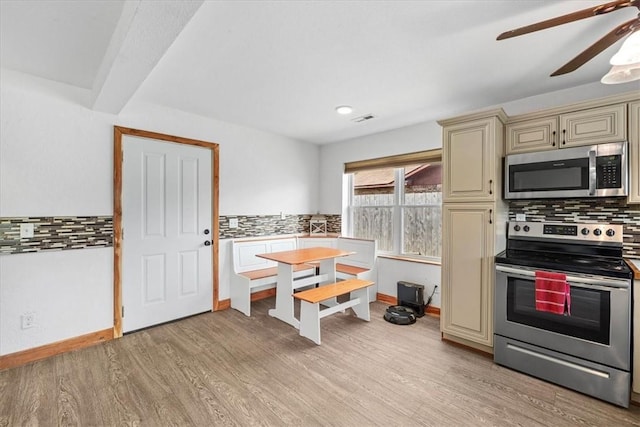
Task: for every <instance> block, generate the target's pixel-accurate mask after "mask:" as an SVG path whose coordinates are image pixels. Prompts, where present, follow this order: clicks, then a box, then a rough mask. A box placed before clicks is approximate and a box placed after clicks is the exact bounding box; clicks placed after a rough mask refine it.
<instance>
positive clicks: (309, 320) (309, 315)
mask: <svg viewBox="0 0 640 427" xmlns="http://www.w3.org/2000/svg"><path fill="white" fill-rule="evenodd" d="M372 285H373V282H372V281H370V280H361V279H348V280H343V281H340V282H337V283H332V284H329V285H322V286H320V287H318V288H312V289H308V290H306V291H302V292H297V293H294V294H293V297H294V298H295V299H298V300H300V335H301V336H303V337H306V338H309V339H310V340H311V341H313V342H314V343H316V344H318V345H320V319H322V318H323V317H326V316H329V315H331V314H333V313H336V312H338V311H344V310H345V309H346V308H349V307H351V308H352V309H353V312H354V313H355V315H356V317H358V318H360V319H363V320H366V321H367V322H368V321H369V320H370V317H369V297H368V292H367V290H368V288H369V287H370V286H372ZM345 294H350V297H349V300H347V301H344V302H341V303H338V304H336V305H333V306H331V307H326V308H320V305H321V303H322V301H326V300H328V299H332V298H336V297H338V296H340V295H345Z"/></svg>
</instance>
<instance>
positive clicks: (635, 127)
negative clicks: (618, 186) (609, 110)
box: [628, 101, 640, 389]
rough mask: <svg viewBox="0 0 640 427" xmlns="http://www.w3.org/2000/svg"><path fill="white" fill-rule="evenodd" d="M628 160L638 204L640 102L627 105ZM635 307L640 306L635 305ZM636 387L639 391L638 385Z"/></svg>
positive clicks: (631, 188) (633, 196) (633, 199)
mask: <svg viewBox="0 0 640 427" xmlns="http://www.w3.org/2000/svg"><path fill="white" fill-rule="evenodd" d="M629 160H630V161H629V167H630V168H631V173H630V174H629V199H628V201H629V203H640V101H636V102H632V103H630V104H629ZM636 307H640V306H638V305H636ZM639 310H640V308H639ZM638 381H640V378H638ZM638 387H639V389H640V385H638Z"/></svg>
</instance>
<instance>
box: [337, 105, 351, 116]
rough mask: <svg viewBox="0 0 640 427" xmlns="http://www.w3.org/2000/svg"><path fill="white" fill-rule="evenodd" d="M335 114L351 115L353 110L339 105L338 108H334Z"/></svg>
mask: <svg viewBox="0 0 640 427" xmlns="http://www.w3.org/2000/svg"><path fill="white" fill-rule="evenodd" d="M336 113H338V114H351V113H353V108H351V107H350V106H348V105H340V106H339V107H336Z"/></svg>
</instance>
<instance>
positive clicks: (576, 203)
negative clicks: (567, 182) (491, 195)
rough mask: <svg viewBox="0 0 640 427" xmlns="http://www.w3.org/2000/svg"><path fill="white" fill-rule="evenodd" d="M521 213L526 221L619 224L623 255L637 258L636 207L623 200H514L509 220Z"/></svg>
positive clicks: (639, 215)
mask: <svg viewBox="0 0 640 427" xmlns="http://www.w3.org/2000/svg"><path fill="white" fill-rule="evenodd" d="M516 214H525V215H526V218H527V221H556V222H575V223H587V222H589V223H597V222H601V223H607V224H622V227H623V233H624V242H623V245H624V246H623V251H624V256H625V257H629V258H640V206H639V205H627V204H626V200H624V199H614V198H612V199H566V200H515V201H510V202H509V221H515V219H516Z"/></svg>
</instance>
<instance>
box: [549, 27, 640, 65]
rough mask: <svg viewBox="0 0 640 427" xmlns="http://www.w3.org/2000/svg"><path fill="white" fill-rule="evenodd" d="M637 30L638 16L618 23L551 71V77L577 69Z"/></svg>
mask: <svg viewBox="0 0 640 427" xmlns="http://www.w3.org/2000/svg"><path fill="white" fill-rule="evenodd" d="M637 30H640V17H639V18H635V19H632V20H631V21H627V22H625V23H624V24H622V25H619V26H618V27H616V28H614V29H613V30H611V31H610V32H609V33H608V34H607V35H605V36H604V37H602V38H601V39H600V40H598V41H597V42H595V43H594V44H592V45H591V46H589V47H588V48H586V49H585V50H584V51H582V52H581V53H580V54H579V55H578V56H576V57H575V58H573V59H572V60H571V61H569V62H567V63H566V64H564V65H563V66H562V67H560V68H558V69H557V70H556V71H554V72H553V73H551V77H553V76H559V75H561V74H567V73H570V72H572V71H574V70H577V69H578V68H580V67H581V66H583V65H584V64H586V63H587V62H588V61H589V60H591V59H592V58H594V57H595V56H596V55H598V54H599V53H600V52H602V51H603V50H605V49H606V48H608V47H609V46H611V45H612V44H614V43H615V42H617V41H618V40H620V39H621V38H623V37H624V36H626V35H627V34H630V33H633V32H635V31H637Z"/></svg>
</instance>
